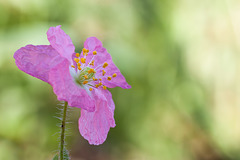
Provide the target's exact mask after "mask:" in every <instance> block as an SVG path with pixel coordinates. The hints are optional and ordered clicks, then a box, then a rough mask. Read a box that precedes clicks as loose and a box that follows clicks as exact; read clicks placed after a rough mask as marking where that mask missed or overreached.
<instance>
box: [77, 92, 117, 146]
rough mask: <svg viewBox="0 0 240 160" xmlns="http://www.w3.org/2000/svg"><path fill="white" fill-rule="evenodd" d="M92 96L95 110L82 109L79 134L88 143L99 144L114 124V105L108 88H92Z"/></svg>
mask: <svg viewBox="0 0 240 160" xmlns="http://www.w3.org/2000/svg"><path fill="white" fill-rule="evenodd" d="M94 98H95V111H94V112H88V111H86V110H84V109H82V110H81V117H80V118H79V121H78V124H79V131H80V133H81V135H82V136H83V137H84V138H85V139H86V140H88V142H89V144H94V145H99V144H102V143H103V142H104V141H105V140H106V138H107V134H108V131H109V129H110V127H112V128H113V127H115V126H116V124H115V120H114V109H115V105H114V102H113V100H112V95H111V93H110V92H109V91H108V90H103V89H96V90H94Z"/></svg>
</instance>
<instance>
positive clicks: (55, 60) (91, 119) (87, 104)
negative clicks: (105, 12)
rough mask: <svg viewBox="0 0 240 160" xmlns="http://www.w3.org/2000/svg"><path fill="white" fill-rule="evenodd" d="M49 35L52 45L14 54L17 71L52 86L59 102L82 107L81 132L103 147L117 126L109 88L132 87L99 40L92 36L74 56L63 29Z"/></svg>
mask: <svg viewBox="0 0 240 160" xmlns="http://www.w3.org/2000/svg"><path fill="white" fill-rule="evenodd" d="M60 27H61V26H57V27H51V28H49V30H48V32H47V38H48V40H49V42H50V45H37V46H34V45H27V46H25V47H22V48H20V49H19V50H17V51H16V52H15V54H14V58H15V62H16V65H17V66H18V68H19V69H20V70H22V71H24V72H26V73H27V74H29V75H31V76H34V77H36V78H38V79H41V80H43V81H44V82H47V83H49V84H50V85H51V86H52V87H53V91H54V93H55V94H56V95H57V99H58V100H59V101H67V102H68V105H69V106H71V107H78V108H81V117H80V119H79V131H80V133H81V134H82V136H83V137H84V138H85V139H87V140H88V141H89V143H90V144H94V145H99V144H102V143H103V142H104V141H105V140H106V138H107V134H108V131H109V129H110V127H112V128H113V127H115V120H114V109H115V105H114V102H113V100H112V95H111V93H110V92H109V91H108V90H107V87H109V88H113V87H117V86H119V87H121V88H125V89H127V88H131V86H130V85H129V84H128V83H127V82H126V80H125V78H124V76H123V75H122V74H121V72H120V71H119V69H118V68H117V67H116V66H115V64H114V63H113V61H112V58H111V55H110V54H109V53H108V52H107V50H106V49H105V48H104V47H103V45H102V43H101V41H100V40H98V39H97V38H96V37H90V38H88V39H87V40H86V41H85V42H84V48H83V50H82V52H81V53H80V54H79V53H75V47H74V45H73V43H72V41H71V39H70V37H69V36H68V35H67V34H66V33H65V32H64V31H63V30H62V29H61V28H60Z"/></svg>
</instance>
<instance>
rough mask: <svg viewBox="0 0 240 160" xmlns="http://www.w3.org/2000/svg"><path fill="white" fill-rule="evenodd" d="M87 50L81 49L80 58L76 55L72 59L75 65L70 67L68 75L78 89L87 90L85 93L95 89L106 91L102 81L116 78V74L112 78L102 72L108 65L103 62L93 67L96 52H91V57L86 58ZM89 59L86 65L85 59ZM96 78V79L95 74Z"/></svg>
mask: <svg viewBox="0 0 240 160" xmlns="http://www.w3.org/2000/svg"><path fill="white" fill-rule="evenodd" d="M88 53H89V50H88V49H85V48H83V50H82V54H83V56H81V58H80V54H79V53H76V54H75V56H76V58H74V63H75V65H71V68H70V73H71V75H72V77H73V78H74V82H75V83H76V84H77V85H79V86H80V87H82V88H84V89H87V91H88V90H89V91H92V90H93V89H94V88H95V89H97V88H99V87H102V88H103V89H107V87H106V86H105V85H104V84H103V82H102V79H103V78H106V79H107V80H109V81H110V80H111V79H112V78H114V77H116V76H117V74H116V73H114V74H113V75H112V76H109V74H107V72H106V71H105V70H104V69H105V68H106V67H107V66H108V63H107V62H104V63H103V64H100V65H99V66H97V67H94V58H97V57H96V55H97V51H93V52H92V56H90V57H89V56H88ZM87 56H88V58H91V59H90V61H89V62H88V64H86V58H87ZM97 72H98V73H101V74H98V77H96V73H97Z"/></svg>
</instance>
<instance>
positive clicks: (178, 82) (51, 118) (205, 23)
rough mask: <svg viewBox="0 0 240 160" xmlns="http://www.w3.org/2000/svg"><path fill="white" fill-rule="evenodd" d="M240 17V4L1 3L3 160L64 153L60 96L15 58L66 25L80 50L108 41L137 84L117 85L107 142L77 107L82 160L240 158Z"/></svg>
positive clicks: (188, 0) (76, 141) (141, 0)
mask: <svg viewBox="0 0 240 160" xmlns="http://www.w3.org/2000/svg"><path fill="white" fill-rule="evenodd" d="M239 18H240V1H239V0H201V1H199V0H51V1H48V0H0V160H47V159H51V158H52V157H53V155H54V154H55V153H56V152H57V149H58V142H59V140H58V137H59V134H58V132H59V128H58V127H57V124H59V121H58V120H57V118H55V116H58V113H59V110H58V109H57V107H59V106H58V104H59V102H57V99H56V96H55V95H54V93H53V91H52V88H51V86H50V85H48V84H47V83H45V82H42V81H41V80H38V79H36V78H34V77H31V76H29V75H27V74H25V73H23V72H22V71H20V70H19V69H18V68H17V67H16V65H15V62H14V59H13V54H14V52H15V51H16V50H17V49H19V48H20V47H23V46H25V45H27V44H34V45H39V44H49V43H48V41H47V37H46V32H47V30H48V28H49V27H51V26H56V25H62V29H63V30H64V31H65V32H66V33H67V34H69V36H70V37H71V38H72V41H73V43H74V45H75V46H76V52H79V51H80V50H81V48H82V46H83V42H84V41H85V39H86V38H87V37H90V36H96V37H98V38H99V39H101V40H102V41H103V44H104V47H105V48H107V49H108V51H109V53H110V54H111V55H112V57H113V60H114V62H115V64H116V65H117V66H118V67H119V68H120V70H121V72H122V73H123V75H124V76H125V77H126V79H127V81H128V82H129V84H130V85H132V89H129V90H123V89H121V88H114V89H111V92H112V94H113V99H114V101H115V104H116V110H115V119H116V124H117V126H116V127H115V128H114V129H111V130H110V132H109V135H108V138H107V140H106V142H105V143H104V144H102V145H100V146H90V145H89V144H88V143H87V141H86V140H84V139H83V138H82V136H81V135H80V134H79V132H78V118H79V116H80V110H79V109H78V108H72V109H71V111H70V112H71V115H72V116H71V118H70V119H69V122H72V123H71V124H69V125H68V128H69V130H68V135H69V136H68V138H67V142H68V145H67V147H68V149H69V150H70V154H71V157H72V160H239V159H240V98H239V97H240V70H239V69H240V54H239V53H240V19H239ZM60 108H61V107H60Z"/></svg>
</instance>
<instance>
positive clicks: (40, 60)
mask: <svg viewBox="0 0 240 160" xmlns="http://www.w3.org/2000/svg"><path fill="white" fill-rule="evenodd" d="M13 57H14V58H15V62H16V65H17V66H18V68H19V69H20V70H22V71H24V72H26V73H27V74H30V75H31V76H33V77H36V78H39V79H41V80H43V81H45V82H48V73H49V71H50V69H51V68H53V67H54V66H56V65H57V64H58V63H60V62H61V61H62V60H63V58H62V57H60V56H59V54H58V52H57V51H56V50H55V49H54V48H52V46H50V45H39V46H33V45H27V46H25V47H22V48H20V49H19V50H17V51H16V52H15V53H14V56H13Z"/></svg>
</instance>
